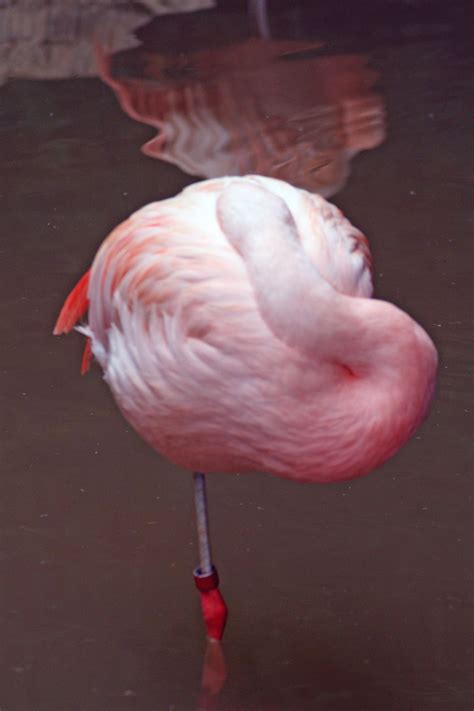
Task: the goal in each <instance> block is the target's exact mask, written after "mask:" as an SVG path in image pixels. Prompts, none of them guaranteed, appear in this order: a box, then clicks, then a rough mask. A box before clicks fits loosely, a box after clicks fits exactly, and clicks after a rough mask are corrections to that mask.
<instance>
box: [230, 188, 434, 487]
mask: <svg viewBox="0 0 474 711" xmlns="http://www.w3.org/2000/svg"><path fill="white" fill-rule="evenodd" d="M217 215H218V220H219V223H220V225H221V228H222V230H223V232H224V234H225V235H226V237H227V238H228V240H229V241H230V242H231V244H232V245H233V246H234V248H235V249H236V250H237V251H238V252H239V253H240V254H241V256H242V258H243V260H244V262H245V265H246V268H247V271H248V274H249V279H250V282H251V284H252V286H253V288H254V292H255V298H256V301H257V304H258V307H259V310H260V314H261V316H262V318H263V319H264V321H265V322H266V324H267V325H268V327H269V328H270V329H271V331H272V332H273V333H274V335H275V336H276V337H277V338H278V339H280V340H281V341H284V342H285V343H287V344H288V345H289V346H290V347H292V348H294V349H296V350H298V351H300V352H303V353H305V354H307V355H308V356H309V357H310V358H314V359H315V362H316V363H319V364H320V365H323V364H326V365H329V366H331V365H332V366H334V369H335V381H334V389H333V391H331V398H330V399H329V401H328V404H327V406H328V407H331V408H332V407H334V408H335V413H334V414H335V416H337V417H339V419H340V421H341V427H340V435H341V437H340V446H341V447H344V446H346V445H347V446H348V447H349V450H351V451H352V450H353V451H352V456H353V458H354V459H355V460H356V459H357V456H356V455H357V452H358V450H359V448H360V446H361V445H360V442H362V441H363V442H364V444H363V446H364V447H365V448H366V449H365V453H363V454H361V457H360V460H361V462H362V461H364V462H365V464H366V465H367V463H369V464H368V468H367V467H366V470H368V469H369V468H372V467H373V466H376V465H377V464H378V463H380V462H381V461H383V460H384V459H386V458H387V457H388V456H390V454H392V453H393V452H394V451H395V450H396V449H398V447H399V446H400V445H401V444H402V443H403V442H404V441H405V440H406V439H407V438H408V437H409V436H410V435H411V434H412V432H413V431H414V429H415V428H416V427H417V425H418V424H419V423H420V421H421V419H422V418H423V416H424V414H425V412H426V410H427V407H428V404H429V402H430V400H431V395H432V391H433V383H434V377H435V372H436V362H437V357H436V351H435V349H434V346H433V344H432V342H431V340H430V339H429V337H428V336H427V334H426V333H425V332H424V331H423V329H421V328H420V326H418V325H417V324H416V323H415V322H414V321H413V320H412V319H411V318H410V317H409V316H408V315H406V314H405V313H403V312H402V311H400V310H399V309H398V308H397V307H395V306H393V305H392V304H389V303H386V302H383V301H376V300H372V299H366V298H358V297H351V296H346V295H344V294H341V293H339V292H337V291H336V290H335V289H334V288H333V287H332V286H331V285H330V284H329V283H328V282H327V281H326V280H325V279H324V278H323V277H322V276H321V274H320V273H319V271H318V270H317V268H316V267H315V265H314V264H313V263H312V262H311V261H310V260H309V258H308V257H307V256H306V254H305V252H304V251H303V248H302V246H301V243H300V239H299V236H298V232H297V228H296V225H295V221H294V219H293V217H292V215H291V212H290V211H289V209H288V207H287V206H286V204H285V202H284V201H283V200H282V199H281V198H279V197H277V196H276V195H274V194H273V193H271V192H269V191H268V190H265V189H264V188H261V187H260V186H258V185H257V184H255V185H252V186H248V185H243V184H241V183H237V182H236V183H234V184H233V185H231V186H229V187H228V188H227V189H226V190H225V191H224V192H223V193H222V195H221V197H220V198H219V200H218V205H217ZM338 369H339V370H338ZM342 423H344V424H342ZM369 433H372V438H373V441H374V443H375V445H376V446H375V447H374V455H373V457H368V456H367V446H369V447H370V446H371V445H370V442H369V443H368V442H367V440H368V438H370V434H369ZM344 440H346V445H345V444H344ZM358 440H360V442H359V441H358ZM349 444H350V446H349ZM354 466H355V471H356V470H357V466H356V461H354ZM359 473H361V472H359Z"/></svg>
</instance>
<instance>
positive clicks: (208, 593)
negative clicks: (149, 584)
mask: <svg viewBox="0 0 474 711" xmlns="http://www.w3.org/2000/svg"><path fill="white" fill-rule="evenodd" d="M193 479H194V504H195V508H196V524H197V533H198V543H199V567H198V568H196V569H195V571H194V582H195V583H196V587H197V589H198V590H199V593H200V595H201V609H202V616H203V618H204V623H205V625H206V630H207V636H208V637H209V639H212V640H220V639H222V635H223V634H224V627H225V623H226V620H227V605H226V604H225V602H224V598H223V597H222V595H221V592H220V590H219V577H218V575H217V569H216V568H215V566H214V565H213V564H212V557H211V544H210V540H209V519H208V513H207V496H206V477H205V475H204V474H202V473H201V472H195V473H194V474H193Z"/></svg>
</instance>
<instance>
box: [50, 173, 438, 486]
mask: <svg viewBox="0 0 474 711" xmlns="http://www.w3.org/2000/svg"><path fill="white" fill-rule="evenodd" d="M370 267H371V260H370V252H369V249H368V245H367V241H366V239H365V237H364V236H363V235H362V233H360V232H359V231H358V230H356V229H355V228H354V227H353V226H352V225H351V224H350V223H349V222H348V221H347V220H346V219H345V218H344V217H343V215H342V214H341V212H340V211H339V210H337V208H335V207H334V206H332V205H330V204H329V203H327V202H326V201H325V200H324V199H323V198H322V197H320V196H318V195H312V194H310V193H307V192H305V191H303V190H299V189H296V188H293V187H292V186H290V185H289V184H287V183H284V182H282V181H279V180H275V179H270V178H263V177H258V176H247V177H244V178H240V177H239V178H220V179H215V180H209V181H203V182H201V183H197V184H194V185H192V186H190V187H188V188H186V189H185V190H184V191H183V192H182V193H181V194H180V195H178V196H176V197H175V198H172V199H169V200H164V201H162V202H157V203H152V204H150V205H147V206H146V207H144V208H142V209H141V210H139V211H138V212H136V213H135V214H134V215H132V216H131V217H130V218H129V219H128V220H126V221H125V222H124V223H122V224H121V225H120V226H119V227H117V228H116V229H115V230H114V231H113V232H112V233H111V235H110V236H109V237H108V238H107V239H106V241H105V242H104V243H103V245H102V247H101V248H100V250H99V252H98V254H97V256H96V257H95V260H94V262H93V265H92V268H91V271H90V280H89V282H88V284H87V280H85V281H83V287H82V294H81V298H80V302H81V309H82V310H84V308H85V307H86V296H87V300H88V305H89V323H88V325H87V326H85V327H83V328H82V329H81V330H82V331H83V332H84V333H85V334H86V335H87V336H89V337H90V339H91V345H92V352H93V354H94V356H95V358H96V359H97V360H98V361H99V363H100V365H101V367H102V369H103V371H104V377H105V379H106V381H107V383H108V384H109V386H110V388H111V390H112V393H113V395H114V397H115V399H116V401H117V403H118V405H119V407H120V409H121V411H122V412H123V414H124V416H125V418H126V419H127V420H128V421H129V422H130V423H131V424H132V425H133V427H134V428H135V429H136V430H137V431H138V433H139V434H140V435H141V436H142V437H143V438H144V439H145V440H146V441H147V442H149V443H150V444H151V445H152V446H153V447H154V448H155V449H157V450H158V451H159V452H160V453H162V454H163V455H164V456H166V457H167V458H168V459H170V460H171V461H172V462H174V463H176V464H178V465H180V466H182V467H185V468H188V469H193V470H200V471H206V472H213V471H228V472H243V471H251V470H263V471H267V472H270V473H273V474H276V475H278V476H283V477H287V478H291V479H295V480H302V481H314V482H330V481H337V480H340V479H347V478H352V477H355V476H359V475H362V474H365V473H367V472H368V471H370V470H371V469H373V468H374V467H376V466H378V465H379V464H381V463H382V462H383V461H384V460H385V459H387V458H388V457H389V456H391V455H392V454H393V453H394V452H395V451H396V450H397V449H398V448H399V447H400V446H401V445H402V444H403V443H404V442H405V441H406V440H407V438H408V437H409V436H410V435H411V434H412V433H413V432H414V430H415V429H416V427H417V426H418V424H419V423H420V421H421V420H422V418H423V417H424V415H425V413H426V411H427V408H428V405H429V402H430V400H431V395H432V391H433V384H434V379H435V373H436V360H437V359H436V351H435V348H434V346H433V344H432V342H431V340H430V339H429V337H428V336H427V335H426V333H425V332H424V331H423V330H422V329H421V327H420V326H418V325H417V324H416V323H415V322H414V321H413V320H412V319H411V318H410V317H409V316H407V315H406V314H404V313H403V312H402V311H400V310H399V309H398V308H396V307H395V306H393V305H391V304H388V303H386V302H382V301H377V300H373V299H371V298H370V297H371V294H372V281H371V272H370ZM86 290H87V293H86ZM73 311H74V309H73ZM78 315H79V313H78V312H74V313H73V315H72V316H71V303H70V302H69V306H67V307H66V305H65V309H63V312H62V313H61V315H60V317H59V319H58V323H57V325H56V329H55V332H56V333H60V332H63V331H65V330H69V328H70V327H71V325H72V324H71V320H72V321H73V320H75V318H77V316H78Z"/></svg>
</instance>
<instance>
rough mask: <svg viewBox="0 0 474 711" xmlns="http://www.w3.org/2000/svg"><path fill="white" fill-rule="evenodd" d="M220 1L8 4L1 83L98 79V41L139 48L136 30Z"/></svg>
mask: <svg viewBox="0 0 474 711" xmlns="http://www.w3.org/2000/svg"><path fill="white" fill-rule="evenodd" d="M214 5H215V2H214V0H139V1H138V2H126V1H125V0H124V1H123V2H120V1H119V2H117V0H86V1H84V0H82V1H81V2H77V0H3V1H1V2H0V83H3V81H4V80H5V79H7V78H9V77H19V78H27V79H61V78H65V77H73V76H78V77H87V76H95V75H96V74H97V69H96V62H95V55H94V49H93V40H96V41H97V40H100V41H103V42H106V43H107V46H108V47H109V48H110V49H111V50H113V51H118V50H123V49H127V48H128V47H134V46H135V45H136V44H138V42H137V40H136V39H135V38H134V37H133V30H135V29H137V28H138V27H140V26H142V25H144V24H146V23H148V22H149V21H150V20H151V19H152V18H153V17H154V16H155V15H165V14H169V13H175V12H176V13H177V12H190V11H192V10H201V9H205V8H210V7H213V6H214Z"/></svg>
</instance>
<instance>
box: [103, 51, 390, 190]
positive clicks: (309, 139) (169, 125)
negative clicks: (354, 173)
mask: <svg viewBox="0 0 474 711" xmlns="http://www.w3.org/2000/svg"><path fill="white" fill-rule="evenodd" d="M137 51H138V53H139V57H138V60H139V61H138V62H137V56H136V55H135V56H134V61H133V65H134V66H137V64H138V65H139V66H141V70H140V76H133V77H131V78H130V77H129V76H123V75H116V73H114V71H113V55H111V54H105V53H103V52H100V53H99V74H100V76H101V78H102V79H103V81H104V82H106V83H107V84H108V85H109V86H110V87H111V88H112V89H113V91H114V92H115V94H116V96H117V98H118V100H119V102H120V105H121V107H122V109H123V110H124V112H125V113H126V114H127V115H128V116H130V117H131V118H133V119H135V120H136V121H139V122H141V123H144V124H147V125H149V126H152V127H153V128H155V129H156V130H157V135H156V136H155V137H154V138H152V139H151V140H150V141H148V142H147V143H146V144H145V145H144V146H143V147H142V151H143V153H144V154H145V155H147V156H149V157H152V158H159V159H161V160H164V161H167V162H169V163H173V164H175V165H176V166H178V167H179V168H181V170H183V171H184V172H186V173H188V174H190V175H195V176H200V177H205V178H215V177H221V176H223V175H236V174H237V175H245V174H249V173H257V174H260V175H266V176H270V177H275V178H280V179H282V180H285V181H288V182H290V183H292V184H294V185H298V186H300V187H303V188H306V189H308V190H311V191H313V192H319V193H321V194H322V195H324V196H326V197H327V196H330V195H333V194H334V193H335V192H337V191H338V190H340V189H341V188H342V186H343V185H344V183H345V181H346V180H347V177H348V174H349V166H350V161H351V159H352V158H353V157H354V156H355V155H356V154H357V153H359V152H360V151H362V150H367V149H371V148H375V147H376V146H378V145H379V144H380V143H381V142H382V141H383V140H384V137H385V112H384V104H383V100H382V98H381V97H380V95H379V94H377V93H376V91H375V90H374V85H375V82H376V80H377V74H376V72H375V71H373V70H372V69H371V68H370V67H369V66H368V60H367V58H366V57H364V56H361V55H356V54H351V55H334V56H324V55H322V54H321V52H320V51H319V48H318V46H317V45H315V44H314V43H312V44H308V43H304V42H301V41H282V40H272V39H265V38H249V39H247V40H245V41H244V42H240V43H238V44H231V45H228V46H226V47H218V48H211V49H203V50H201V51H197V52H194V53H190V54H186V53H184V54H174V55H165V54H157V53H154V52H153V53H151V52H147V51H145V50H143V49H142V50H137ZM127 73H128V72H127Z"/></svg>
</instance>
